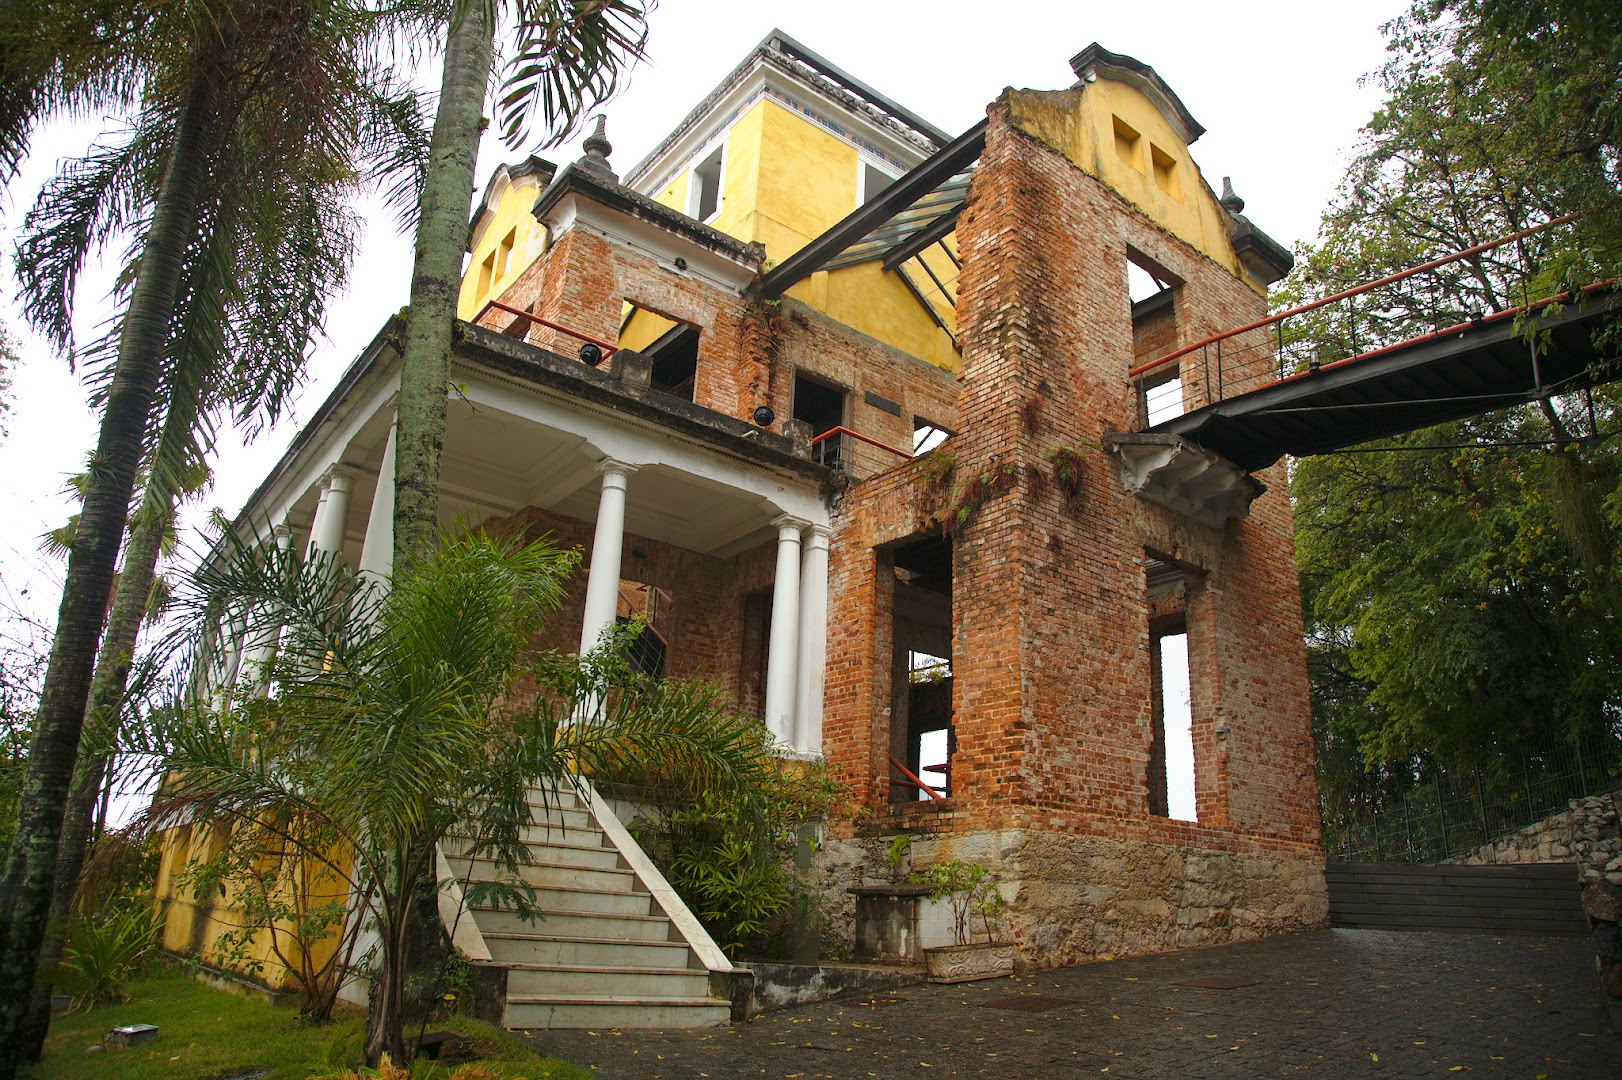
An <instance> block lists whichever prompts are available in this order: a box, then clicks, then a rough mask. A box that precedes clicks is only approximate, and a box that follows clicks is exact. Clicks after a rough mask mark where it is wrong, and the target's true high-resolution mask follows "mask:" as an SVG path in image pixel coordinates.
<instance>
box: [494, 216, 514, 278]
mask: <svg viewBox="0 0 1622 1080" xmlns="http://www.w3.org/2000/svg"><path fill="white" fill-rule="evenodd" d="M517 240H518V229H517V227H516V226H515V227H513V228H511V229H508V230H507V235H506V236H503V237H502V238H501V245H500V246H499V247H497V248H496V265H495V280H497V281H500V280H501V279H502V278H504V277H506V276H507V271H508V270H509V269H511V267H512V254H513V245H514V244H515V243H517Z"/></svg>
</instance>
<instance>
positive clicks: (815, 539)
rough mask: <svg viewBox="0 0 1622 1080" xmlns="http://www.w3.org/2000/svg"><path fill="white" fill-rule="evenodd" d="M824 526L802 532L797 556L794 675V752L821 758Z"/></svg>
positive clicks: (824, 646) (825, 648)
mask: <svg viewBox="0 0 1622 1080" xmlns="http://www.w3.org/2000/svg"><path fill="white" fill-rule="evenodd" d="M831 533H832V530H830V529H829V528H828V526H826V525H811V526H809V527H808V528H807V529H806V530H805V543H804V545H803V547H804V551H803V552H802V553H801V556H800V663H799V667H798V669H797V670H796V672H795V677H794V686H795V690H796V694H795V704H794V739H793V745H794V749H795V750H797V751H799V752H800V753H802V754H810V755H814V756H821V754H822V683H823V665H824V664H825V663H826V662H827V656H828V537H829V535H830V534H831Z"/></svg>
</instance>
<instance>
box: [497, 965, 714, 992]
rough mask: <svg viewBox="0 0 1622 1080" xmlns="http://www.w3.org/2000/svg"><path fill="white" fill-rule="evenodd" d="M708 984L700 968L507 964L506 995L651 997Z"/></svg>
mask: <svg viewBox="0 0 1622 1080" xmlns="http://www.w3.org/2000/svg"><path fill="white" fill-rule="evenodd" d="M709 987H710V973H709V972H708V971H705V970H704V969H703V968H697V969H695V968H683V967H677V968H659V967H605V966H596V967H576V966H573V965H564V964H509V965H508V967H507V998H508V1000H509V1001H510V1000H511V999H512V998H513V996H514V995H516V996H518V997H534V996H545V997H567V996H571V995H577V994H580V993H582V992H588V991H589V992H590V994H591V995H592V996H594V997H615V998H621V997H623V998H633V999H640V1000H648V1001H652V1000H654V999H660V1000H663V999H666V998H682V999H685V998H702V997H704V995H705V994H706V993H708V991H709Z"/></svg>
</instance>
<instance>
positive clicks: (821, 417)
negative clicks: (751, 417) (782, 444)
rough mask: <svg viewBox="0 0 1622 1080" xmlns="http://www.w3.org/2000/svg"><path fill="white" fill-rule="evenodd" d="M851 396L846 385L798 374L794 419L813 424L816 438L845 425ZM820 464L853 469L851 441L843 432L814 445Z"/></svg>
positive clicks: (812, 449)
mask: <svg viewBox="0 0 1622 1080" xmlns="http://www.w3.org/2000/svg"><path fill="white" fill-rule="evenodd" d="M849 397H850V395H849V394H848V393H847V392H846V391H845V390H844V389H842V388H840V387H836V386H833V385H832V384H830V383H825V382H822V381H820V380H818V379H817V378H815V377H814V376H810V375H807V374H805V373H804V372H796V373H795V375H794V419H796V420H803V421H805V422H806V423H807V424H810V425H811V437H812V438H813V439H815V438H816V437H817V436H818V435H822V434H824V433H825V432H828V431H830V430H832V429H834V428H836V427H844V426H845V414H846V402H847V400H848V399H849ZM811 452H812V457H813V458H814V459H815V460H816V462H817V463H818V464H820V465H826V466H828V467H829V468H831V469H838V470H839V471H841V472H850V471H851V441H850V438H849V437H848V436H846V435H845V434H843V433H840V434H837V435H829V436H828V437H827V438H826V439H823V440H822V441H821V442H818V443H816V444H814V445H813V446H812V447H811Z"/></svg>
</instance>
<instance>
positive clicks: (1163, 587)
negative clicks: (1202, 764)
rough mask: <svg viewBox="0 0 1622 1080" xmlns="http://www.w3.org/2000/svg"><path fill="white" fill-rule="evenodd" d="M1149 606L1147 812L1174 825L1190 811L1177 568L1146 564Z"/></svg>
mask: <svg viewBox="0 0 1622 1080" xmlns="http://www.w3.org/2000/svg"><path fill="white" fill-rule="evenodd" d="M1146 581H1147V597H1148V607H1149V639H1150V648H1149V681H1150V685H1149V701H1150V717H1151V725H1150V728H1151V730H1150V734H1149V763H1148V770H1147V778H1146V779H1147V783H1148V788H1149V790H1148V797H1149V812H1150V813H1151V814H1154V815H1155V816H1157V817H1168V818H1173V819H1176V820H1178V821H1196V820H1198V818H1197V815H1196V812H1195V798H1194V793H1195V777H1194V725H1193V718H1194V708H1193V672H1192V668H1191V667H1190V665H1189V653H1188V624H1187V604H1188V592H1187V580H1186V578H1185V575H1184V573H1183V571H1182V570H1181V569H1179V568H1178V567H1176V566H1173V565H1172V564H1170V563H1167V562H1163V561H1161V560H1158V559H1155V560H1151V562H1150V563H1149V566H1148V570H1147V573H1146Z"/></svg>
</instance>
